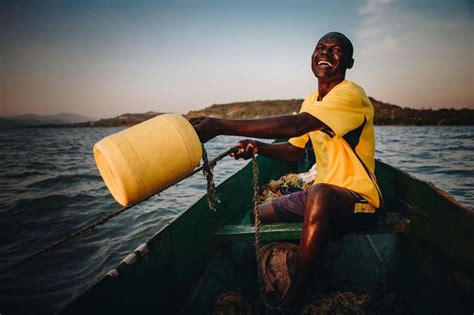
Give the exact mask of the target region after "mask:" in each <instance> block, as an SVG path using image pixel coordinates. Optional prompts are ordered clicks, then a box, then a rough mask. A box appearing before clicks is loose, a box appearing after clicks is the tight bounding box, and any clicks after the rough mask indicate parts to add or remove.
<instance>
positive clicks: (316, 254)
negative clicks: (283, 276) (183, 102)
mask: <svg viewBox="0 0 474 315" xmlns="http://www.w3.org/2000/svg"><path fill="white" fill-rule="evenodd" d="M352 54H353V47H352V44H351V42H350V40H349V39H348V38H347V37H346V36H344V35H343V34H341V33H336V32H331V33H328V34H326V35H324V36H323V37H322V38H321V39H320V40H319V41H318V43H317V45H316V48H315V50H314V52H313V55H312V59H311V68H312V70H313V73H314V75H315V76H316V78H317V79H318V89H317V91H315V92H313V93H312V94H310V95H309V96H308V97H307V98H306V99H305V101H304V102H303V104H302V106H301V111H300V113H299V114H297V115H285V116H276V117H268V118H263V119H255V120H223V119H215V118H196V119H193V120H191V123H192V124H193V126H194V128H195V129H196V131H197V133H198V135H199V137H200V139H201V141H203V142H206V141H208V140H209V139H212V138H213V137H215V136H217V135H239V136H248V137H257V138H291V139H290V140H289V141H288V142H285V143H278V144H267V143H263V142H259V141H252V140H244V141H240V143H239V145H238V146H239V147H240V148H241V150H239V152H236V153H234V154H233V155H234V157H235V158H236V159H237V158H250V157H251V156H252V155H253V154H262V155H265V156H267V157H270V158H275V159H281V160H286V161H297V160H299V159H301V158H302V157H303V155H304V148H305V146H306V144H307V143H308V142H309V141H310V140H311V142H312V145H313V148H314V151H315V155H316V163H317V176H316V180H315V184H314V185H313V186H312V187H311V188H310V189H308V190H307V191H304V192H297V193H293V194H290V195H286V196H282V197H279V198H277V199H275V200H273V201H272V202H269V203H265V204H262V205H260V207H259V211H260V217H261V220H262V221H263V222H277V221H300V222H301V221H302V222H303V231H302V234H301V241H300V245H299V252H298V260H297V265H296V271H295V274H294V275H293V276H292V284H291V287H290V289H289V290H288V292H287V293H286V294H285V296H284V299H285V302H286V303H291V302H293V301H294V300H296V299H298V298H302V297H303V294H302V291H303V289H304V288H305V287H306V285H307V284H308V282H309V279H311V278H312V277H311V276H312V274H313V273H314V271H315V270H316V266H317V264H319V263H320V260H321V250H322V248H323V246H324V244H325V243H327V241H328V240H329V239H330V237H331V235H332V233H333V232H334V231H339V230H341V229H342V230H344V231H346V232H347V230H348V229H347V228H349V230H351V229H357V228H367V227H369V226H371V225H373V224H375V222H376V217H375V212H376V209H378V208H379V207H380V203H381V195H380V192H379V189H378V187H377V184H376V180H375V176H374V169H375V161H374V151H375V139H374V128H373V116H374V114H373V107H372V104H371V103H370V101H369V99H368V97H367V96H366V94H365V92H364V90H363V89H362V88H361V87H359V86H358V85H356V84H355V83H353V82H350V81H347V80H345V74H346V70H347V69H351V68H352V66H353V64H354V59H353V58H352Z"/></svg>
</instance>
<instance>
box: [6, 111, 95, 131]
mask: <svg viewBox="0 0 474 315" xmlns="http://www.w3.org/2000/svg"><path fill="white" fill-rule="evenodd" d="M92 120H94V119H93V118H90V117H86V116H82V115H76V114H71V113H61V114H57V115H50V116H43V115H35V114H29V115H18V116H10V117H1V116H0V128H11V127H30V126H40V125H48V124H49V125H59V124H72V123H81V122H85V121H92Z"/></svg>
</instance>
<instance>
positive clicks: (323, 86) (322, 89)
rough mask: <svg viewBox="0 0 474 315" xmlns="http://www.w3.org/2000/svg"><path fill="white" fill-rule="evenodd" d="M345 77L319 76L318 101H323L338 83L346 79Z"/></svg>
mask: <svg viewBox="0 0 474 315" xmlns="http://www.w3.org/2000/svg"><path fill="white" fill-rule="evenodd" d="M344 79H345V77H339V78H333V79H325V78H324V79H323V78H321V79H319V78H318V101H321V100H322V99H323V98H324V97H325V96H326V94H328V93H329V91H331V90H332V89H333V88H334V87H335V86H336V85H338V84H339V83H341V82H342V81H344Z"/></svg>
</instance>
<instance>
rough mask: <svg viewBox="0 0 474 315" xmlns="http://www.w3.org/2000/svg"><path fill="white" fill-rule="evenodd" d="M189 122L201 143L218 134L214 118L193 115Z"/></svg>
mask: <svg viewBox="0 0 474 315" xmlns="http://www.w3.org/2000/svg"><path fill="white" fill-rule="evenodd" d="M189 122H190V123H191V125H192V126H193V127H194V129H195V130H196V132H197V134H198V136H199V139H200V140H201V142H202V143H205V142H207V141H209V140H211V139H212V138H214V137H216V136H217V135H218V134H217V132H216V122H217V119H216V118H211V117H194V118H191V119H190V120H189Z"/></svg>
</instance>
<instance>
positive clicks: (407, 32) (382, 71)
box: [353, 0, 474, 107]
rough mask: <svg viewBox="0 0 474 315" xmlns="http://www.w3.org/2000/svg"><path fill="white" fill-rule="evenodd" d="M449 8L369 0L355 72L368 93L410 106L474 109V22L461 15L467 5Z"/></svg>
mask: <svg viewBox="0 0 474 315" xmlns="http://www.w3.org/2000/svg"><path fill="white" fill-rule="evenodd" d="M443 5H445V4H444V3H443ZM450 5H451V6H452V7H448V8H447V9H448V10H446V7H441V6H436V3H435V2H433V6H431V7H421V8H420V6H419V3H418V6H416V5H415V4H413V3H411V2H403V1H402V0H400V1H375V0H368V1H367V2H365V3H364V4H363V5H362V6H360V7H359V10H358V13H359V17H360V23H359V26H358V27H357V29H356V31H355V38H354V39H355V40H354V44H355V47H356V49H355V54H354V56H355V59H356V66H357V67H356V68H355V69H357V70H354V71H353V72H354V74H355V77H357V81H359V82H361V83H362V84H363V85H364V87H366V88H367V89H368V90H369V91H370V92H369V94H372V95H374V96H377V95H378V96H379V97H380V98H382V99H386V100H387V101H391V102H394V103H398V104H402V105H403V104H404V105H407V106H411V105H418V104H420V105H424V106H428V107H429V106H469V107H471V106H473V105H474V104H473V96H472V92H470V89H471V87H470V86H471V85H472V84H473V81H472V72H473V71H474V69H473V62H472V60H473V58H472V52H473V46H472V45H473V44H472V35H473V33H472V27H473V24H472V19H471V18H470V17H469V14H468V13H462V12H461V14H459V13H460V11H461V10H462V8H463V7H462V3H461V4H459V3H458V4H456V3H454V2H453V4H450ZM449 9H452V10H449ZM469 61H471V62H469Z"/></svg>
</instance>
